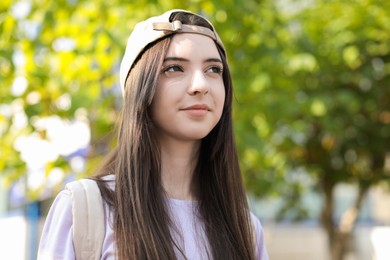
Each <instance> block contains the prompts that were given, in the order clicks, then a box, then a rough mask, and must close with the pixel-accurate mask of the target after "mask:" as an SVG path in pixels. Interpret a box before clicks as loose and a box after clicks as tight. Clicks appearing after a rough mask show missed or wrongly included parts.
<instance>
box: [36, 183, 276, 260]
mask: <svg viewBox="0 0 390 260" xmlns="http://www.w3.org/2000/svg"><path fill="white" fill-rule="evenodd" d="M110 184H111V185H112V186H111V187H113V186H114V181H112V183H110ZM196 206H197V202H196V201H191V200H176V199H168V208H169V213H170V216H171V218H172V221H173V223H175V226H176V229H177V231H178V232H179V234H180V235H178V234H177V233H176V232H172V234H173V238H174V240H175V242H176V243H177V244H178V245H179V246H180V248H181V250H182V251H183V253H184V254H185V256H186V258H187V259H188V260H204V259H208V258H209V257H208V255H207V251H208V250H207V248H208V245H207V238H206V235H205V232H204V226H203V223H202V222H201V221H199V218H198V217H197V216H196V208H197V207H196ZM104 210H105V237H104V241H103V246H102V254H101V259H106V260H114V259H115V244H114V233H113V219H112V214H110V211H109V207H108V205H105V206H104ZM251 216H252V221H253V224H254V227H255V233H256V256H257V259H258V260H268V259H269V258H268V254H267V250H266V247H265V241H264V233H263V228H262V226H261V223H260V221H259V220H258V218H257V217H256V216H255V215H253V214H251ZM72 226H73V223H72V201H71V195H70V192H69V191H68V190H63V191H61V192H60V193H59V194H58V196H57V197H56V199H55V200H54V202H53V205H52V206H51V208H50V211H49V214H48V216H47V218H46V221H45V225H44V228H43V231H42V236H41V241H40V244H39V250H38V259H40V256H42V255H50V256H51V259H53V260H57V259H67V260H68V259H69V260H74V259H76V258H75V253H74V247H73V241H72ZM205 241H206V242H205ZM205 243H206V244H205ZM175 252H176V256H177V258H178V259H183V256H182V255H181V253H180V252H179V251H178V250H177V249H176V248H175Z"/></svg>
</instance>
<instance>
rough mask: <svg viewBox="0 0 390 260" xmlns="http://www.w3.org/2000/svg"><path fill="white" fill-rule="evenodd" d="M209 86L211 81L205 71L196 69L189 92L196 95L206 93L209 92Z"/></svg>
mask: <svg viewBox="0 0 390 260" xmlns="http://www.w3.org/2000/svg"><path fill="white" fill-rule="evenodd" d="M209 87H210V86H209V82H208V81H207V79H206V77H205V74H204V73H203V71H196V72H195V73H194V75H193V77H192V82H191V86H190V87H189V93H190V95H196V94H198V93H201V94H203V95H205V94H207V93H208V92H209Z"/></svg>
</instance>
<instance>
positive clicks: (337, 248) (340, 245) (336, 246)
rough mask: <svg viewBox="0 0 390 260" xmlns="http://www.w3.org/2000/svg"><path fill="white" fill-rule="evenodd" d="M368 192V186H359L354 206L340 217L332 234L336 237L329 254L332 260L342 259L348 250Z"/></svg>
mask: <svg viewBox="0 0 390 260" xmlns="http://www.w3.org/2000/svg"><path fill="white" fill-rule="evenodd" d="M368 190H369V186H361V185H360V186H359V193H358V196H357V197H356V200H355V203H354V205H353V206H352V207H350V208H349V209H348V210H346V211H345V212H344V214H343V215H342V216H341V219H340V223H339V226H338V228H337V231H335V232H334V233H335V234H336V236H337V237H335V238H336V239H335V240H334V242H333V243H331V245H332V246H331V254H332V259H333V260H342V259H344V256H345V254H346V253H347V249H348V242H350V239H351V236H352V231H353V228H354V227H355V224H356V220H357V217H358V214H359V211H360V208H361V206H362V204H363V200H364V198H365V196H366V194H367V191H368Z"/></svg>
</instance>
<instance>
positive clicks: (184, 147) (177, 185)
mask: <svg viewBox="0 0 390 260" xmlns="http://www.w3.org/2000/svg"><path fill="white" fill-rule="evenodd" d="M199 145H200V141H196V142H175V141H171V142H160V147H161V179H162V185H163V187H164V189H165V191H166V193H167V195H168V197H170V198H173V199H179V200H193V199H194V197H195V196H194V187H193V182H192V176H193V170H194V167H195V165H196V162H197V159H198V151H199Z"/></svg>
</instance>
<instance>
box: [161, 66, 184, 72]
mask: <svg viewBox="0 0 390 260" xmlns="http://www.w3.org/2000/svg"><path fill="white" fill-rule="evenodd" d="M177 71H181V72H183V68H182V67H181V66H180V65H169V66H167V67H165V68H164V69H163V72H177Z"/></svg>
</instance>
